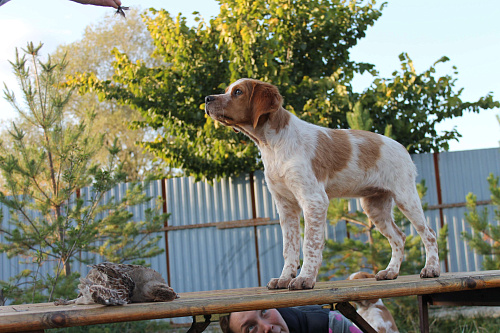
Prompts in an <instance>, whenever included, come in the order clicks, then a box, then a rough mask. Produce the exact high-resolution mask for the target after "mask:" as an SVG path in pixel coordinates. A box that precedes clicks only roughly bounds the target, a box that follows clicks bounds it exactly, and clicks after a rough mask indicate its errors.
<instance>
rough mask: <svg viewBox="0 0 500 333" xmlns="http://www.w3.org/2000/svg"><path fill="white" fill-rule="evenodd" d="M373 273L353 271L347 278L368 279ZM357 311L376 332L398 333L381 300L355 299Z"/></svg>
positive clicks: (372, 276)
mask: <svg viewBox="0 0 500 333" xmlns="http://www.w3.org/2000/svg"><path fill="white" fill-rule="evenodd" d="M374 277H375V275H373V274H370V273H366V272H357V273H353V274H351V275H350V276H349V278H347V279H348V280H357V279H369V278H374ZM354 303H356V305H357V307H358V309H357V312H358V313H359V315H360V316H361V317H363V319H364V320H366V322H367V323H368V324H370V326H371V327H373V329H375V331H377V332H378V333H398V332H399V330H398V327H397V326H396V323H395V322H394V318H393V317H392V315H391V313H390V312H389V310H388V309H387V308H386V307H385V305H384V303H383V302H382V300H381V299H380V298H379V299H371V300H364V301H357V302H354Z"/></svg>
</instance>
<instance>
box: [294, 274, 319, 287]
mask: <svg viewBox="0 0 500 333" xmlns="http://www.w3.org/2000/svg"><path fill="white" fill-rule="evenodd" d="M315 284H316V279H314V278H305V277H301V276H300V275H299V276H298V277H296V278H294V279H292V281H290V284H288V290H302V289H312V288H314V285H315Z"/></svg>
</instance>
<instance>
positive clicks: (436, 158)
mask: <svg viewBox="0 0 500 333" xmlns="http://www.w3.org/2000/svg"><path fill="white" fill-rule="evenodd" d="M432 157H433V159H434V176H435V178H436V191H437V200H438V206H439V228H440V229H442V228H443V227H444V213H443V207H442V205H443V197H442V191H441V177H440V175H439V152H435V153H433V154H432ZM444 270H445V272H449V268H448V256H446V257H445V258H444Z"/></svg>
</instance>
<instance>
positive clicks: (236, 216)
mask: <svg viewBox="0 0 500 333" xmlns="http://www.w3.org/2000/svg"><path fill="white" fill-rule="evenodd" d="M413 160H414V162H415V164H416V165H417V168H418V170H419V177H418V181H420V180H421V179H425V181H426V186H427V187H428V191H427V195H426V197H425V198H424V201H425V202H427V203H428V204H429V208H430V209H429V210H428V211H427V212H426V216H427V220H428V222H429V223H430V225H431V226H432V228H433V229H434V230H436V231H437V230H439V229H440V228H441V226H442V224H443V223H445V224H448V226H449V239H448V244H449V250H450V251H449V255H448V258H447V265H448V269H449V271H452V272H455V271H474V270H480V269H481V258H480V257H478V256H477V255H475V254H474V253H473V252H471V251H470V250H469V249H468V248H467V245H466V243H465V242H464V241H463V240H462V238H461V233H462V231H464V230H469V228H468V226H467V223H466V222H465V221H464V213H465V212H466V209H465V207H463V205H462V204H463V203H464V202H465V196H466V195H467V193H469V192H474V193H475V194H476V195H477V197H478V200H479V201H484V200H489V199H490V193H489V190H488V184H487V181H486V178H487V176H488V175H489V173H493V174H495V175H497V176H498V175H500V150H499V149H496V148H493V149H482V150H474V151H463V152H445V153H440V154H419V155H414V156H413ZM437 169H439V170H438V171H439V172H438V173H436V172H435V171H436V170H437ZM126 189H127V184H122V185H120V186H118V187H117V188H115V189H114V190H113V191H112V193H110V194H109V195H114V196H115V197H120V196H121V195H122V193H125V191H126ZM146 190H147V194H148V195H149V196H152V197H158V196H163V198H165V199H166V201H165V203H166V205H165V208H166V210H167V211H168V212H169V213H171V214H172V215H171V218H170V219H169V221H168V228H167V230H166V231H165V236H164V238H163V239H162V241H161V242H162V243H161V245H162V246H165V247H166V249H167V251H166V253H164V254H162V255H160V256H158V257H155V258H153V259H150V260H148V261H149V263H150V264H151V265H152V267H153V268H154V269H156V270H158V271H159V272H160V273H161V274H162V275H163V276H165V277H168V280H169V283H170V285H171V286H172V287H173V288H174V289H175V290H176V291H177V292H188V291H200V290H213V289H227V288H243V287H252V286H258V285H265V284H266V283H267V281H268V280H269V279H270V278H272V277H276V276H278V275H279V274H280V272H281V268H282V265H283V258H282V238H281V230H280V227H279V225H278V224H276V223H272V222H275V221H276V220H278V216H277V213H276V210H275V208H274V205H273V202H272V198H271V195H270V193H269V192H268V190H267V188H266V185H265V181H264V176H263V173H262V172H256V173H255V174H254V175H245V176H242V177H238V178H229V179H223V180H221V181H214V182H213V184H210V183H208V182H194V180H193V179H192V178H174V179H168V180H165V181H156V182H152V183H150V184H149V186H148V187H147V189H146ZM82 195H85V191H84V190H82ZM354 204H356V202H354ZM146 208H147V207H135V208H134V209H133V213H134V215H135V219H136V220H141V218H142V216H143V214H144V210H145V209H146ZM8 219H9V213H8V211H7V209H4V219H3V221H2V223H3V225H4V226H7V224H8V223H7V221H8ZM228 221H236V222H232V223H222V222H228ZM409 232H410V233H413V232H414V231H412V230H410V231H409ZM346 236H347V234H346V227H345V223H338V224H337V225H336V226H335V227H333V226H328V227H327V237H328V238H331V239H335V240H339V241H340V240H343V239H344V238H345V237H346ZM165 237H166V238H165ZM0 241H3V236H2V235H1V234H0ZM101 260H102V259H101V258H96V261H101ZM0 264H1V270H0V280H8V278H9V277H11V276H13V275H15V274H16V273H18V272H20V271H21V270H22V269H24V268H27V267H28V266H27V265H26V264H20V263H19V259H18V258H13V259H7V257H6V255H5V254H0ZM46 269H47V270H48V269H50V268H46ZM75 269H77V268H76V267H75ZM443 269H445V267H443ZM80 271H81V273H82V274H86V272H87V268H86V267H83V266H82V267H80Z"/></svg>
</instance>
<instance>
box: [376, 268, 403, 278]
mask: <svg viewBox="0 0 500 333" xmlns="http://www.w3.org/2000/svg"><path fill="white" fill-rule="evenodd" d="M398 275H399V272H395V271H394V270H392V269H384V270H383V271H380V272H378V273H377V274H376V275H375V279H377V280H394V279H396V278H397V277H398Z"/></svg>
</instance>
